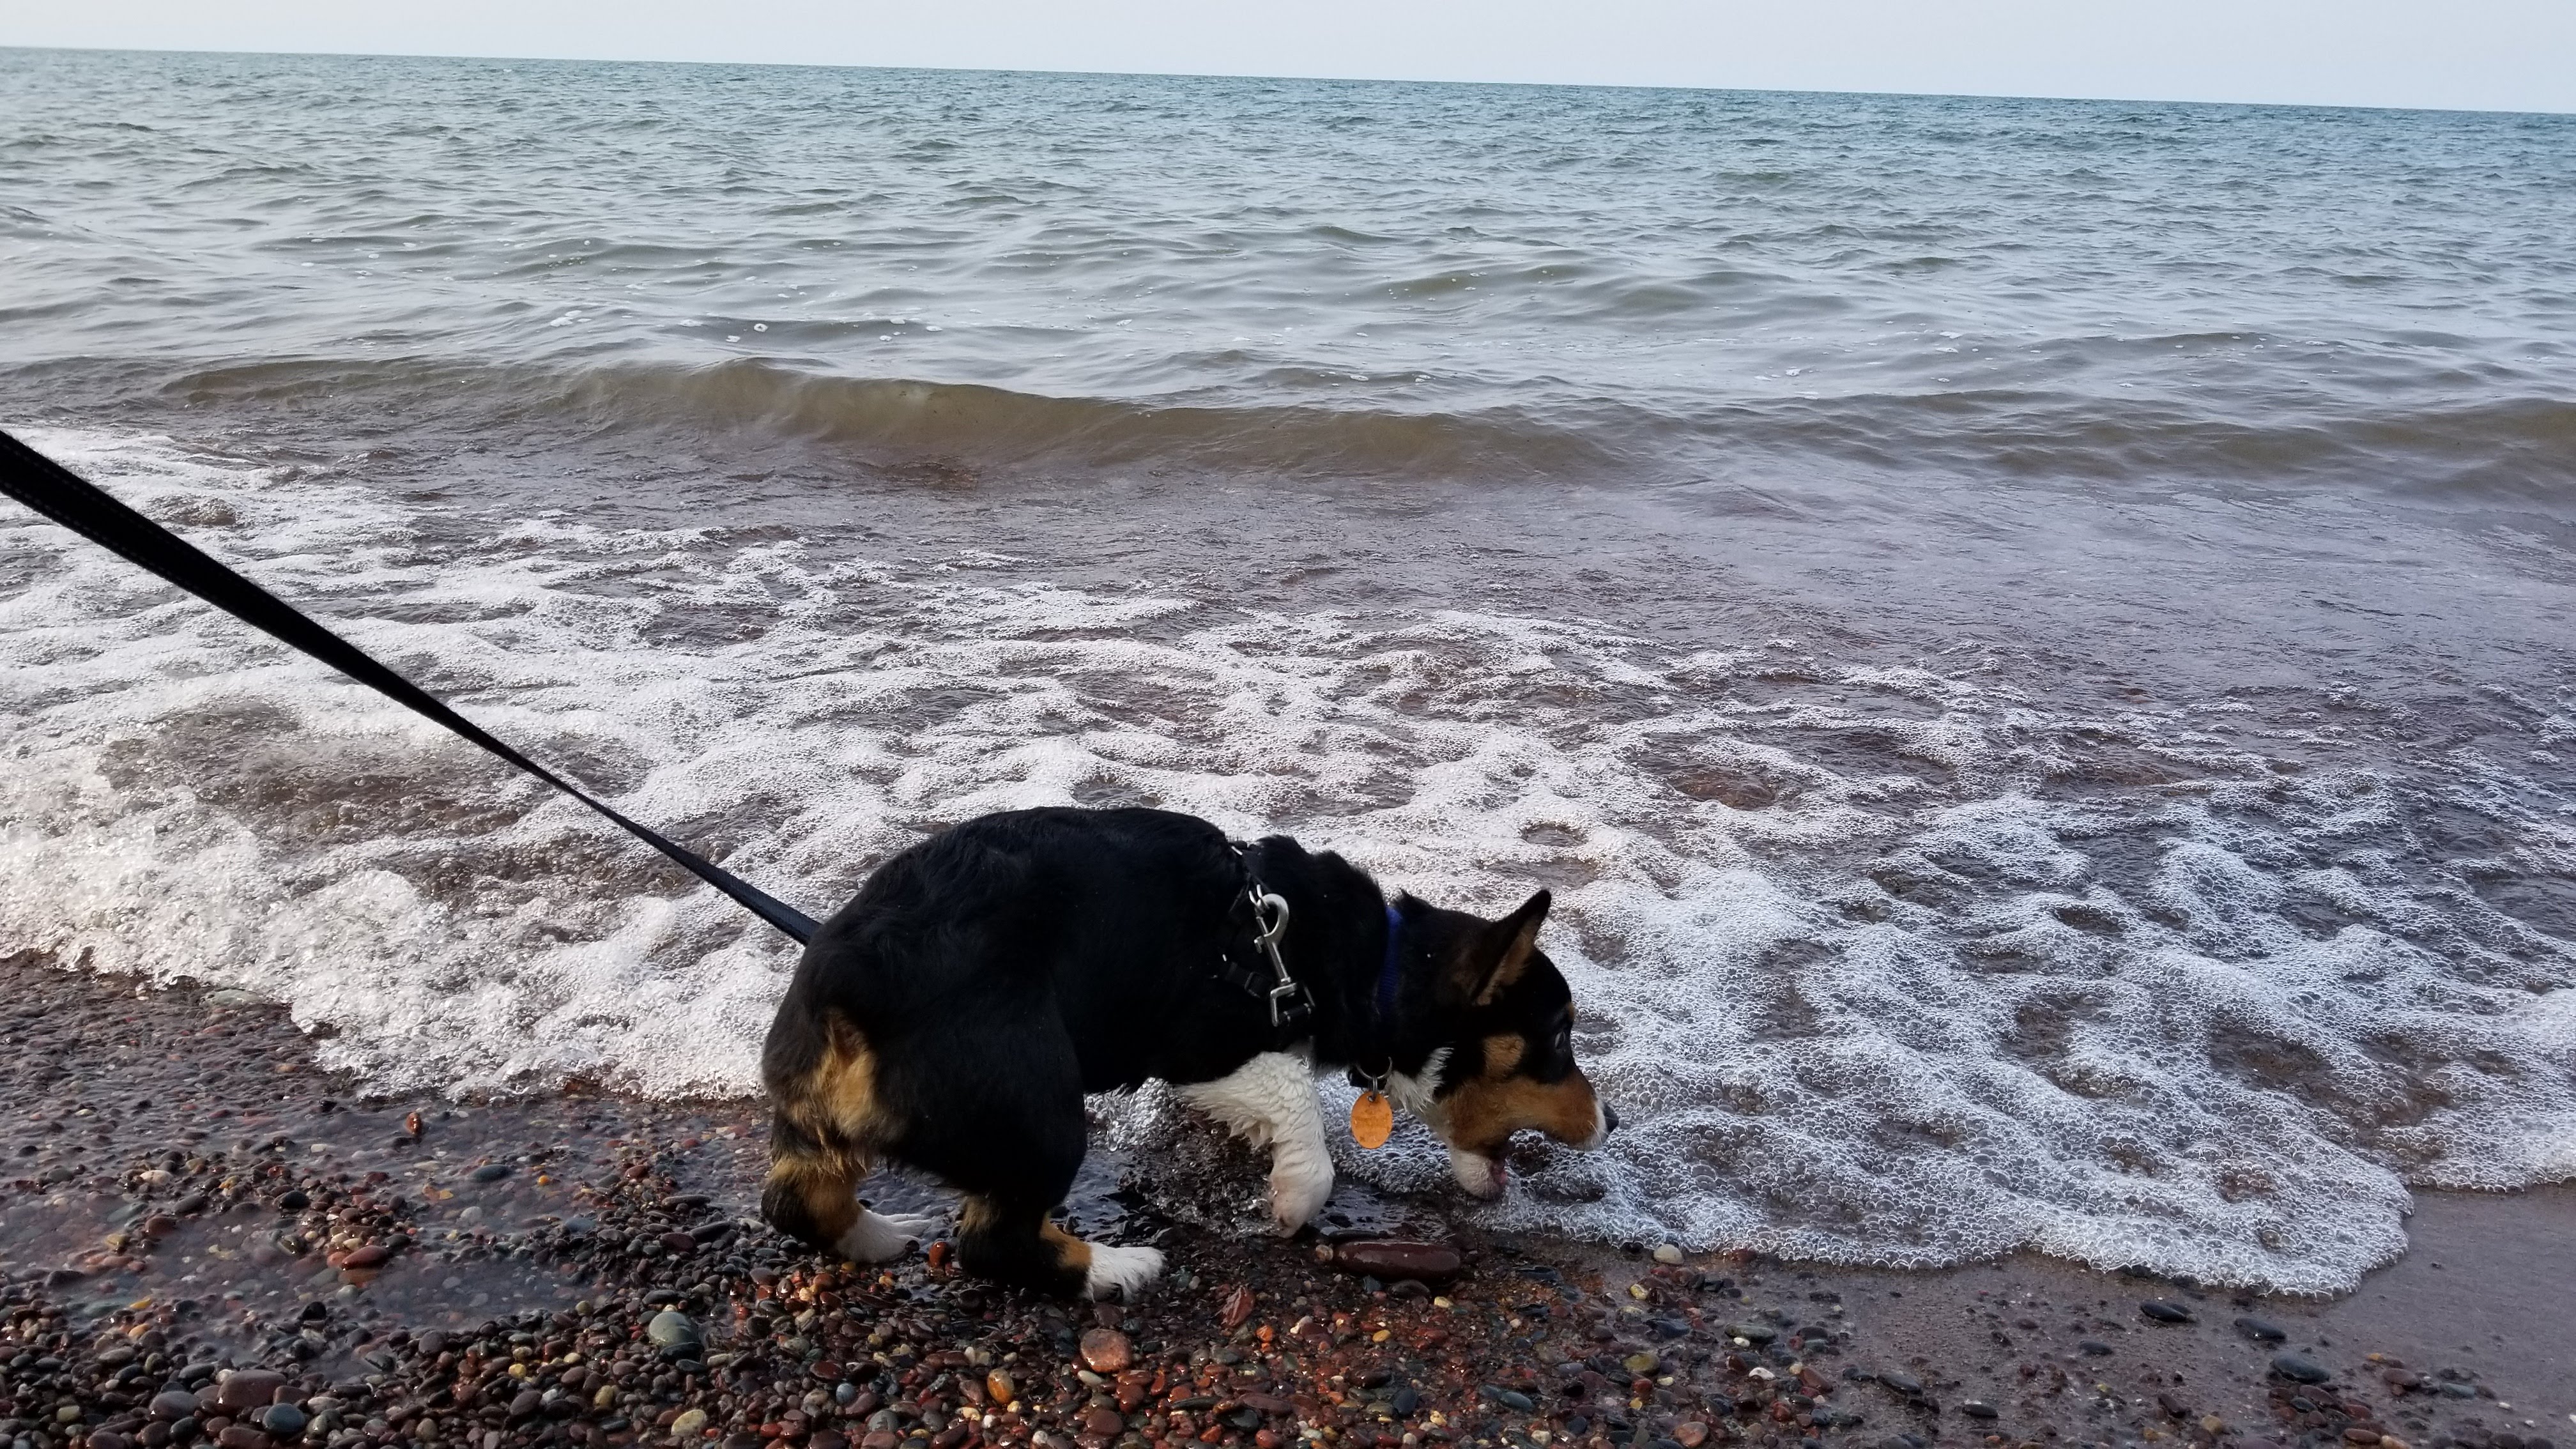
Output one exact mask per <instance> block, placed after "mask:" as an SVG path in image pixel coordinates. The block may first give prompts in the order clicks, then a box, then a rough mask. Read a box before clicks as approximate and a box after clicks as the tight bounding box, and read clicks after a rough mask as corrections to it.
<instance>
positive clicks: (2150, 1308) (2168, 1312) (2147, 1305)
mask: <svg viewBox="0 0 2576 1449" xmlns="http://www.w3.org/2000/svg"><path fill="white" fill-rule="evenodd" d="M2138 1311H2139V1312H2140V1313H2143V1314H2145V1315H2146V1316H2147V1317H2149V1318H2152V1319H2154V1320H2155V1321H2156V1322H2158V1323H2189V1322H2191V1321H2192V1317H2191V1310H2190V1309H2188V1308H2185V1307H2183V1306H2182V1305H2181V1304H2179V1303H2176V1302H2173V1301H2172V1300H2170V1299H2165V1298H2150V1299H2148V1300H2147V1301H2146V1302H2144V1303H2141V1304H2139V1305H2138Z"/></svg>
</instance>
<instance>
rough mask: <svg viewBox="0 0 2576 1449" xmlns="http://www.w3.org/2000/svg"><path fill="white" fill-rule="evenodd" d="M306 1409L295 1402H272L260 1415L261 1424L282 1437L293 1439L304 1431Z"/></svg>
mask: <svg viewBox="0 0 2576 1449" xmlns="http://www.w3.org/2000/svg"><path fill="white" fill-rule="evenodd" d="M306 1422H307V1420H306V1419H305V1417H304V1411H303V1410H302V1409H299V1408H297V1407H295V1406H294V1405H293V1404H271V1405H269V1406H268V1411H267V1412H266V1413H263V1414H261V1415H260V1416H259V1426H260V1427H261V1428H263V1429H266V1430H267V1431H268V1432H269V1433H271V1434H274V1435H276V1436H277V1437H278V1438H280V1439H292V1438H295V1437H296V1436H297V1435H299V1434H302V1433H303V1432H304V1425H305V1424H306Z"/></svg>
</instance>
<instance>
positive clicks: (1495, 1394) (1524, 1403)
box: [1485, 1384, 1538, 1414]
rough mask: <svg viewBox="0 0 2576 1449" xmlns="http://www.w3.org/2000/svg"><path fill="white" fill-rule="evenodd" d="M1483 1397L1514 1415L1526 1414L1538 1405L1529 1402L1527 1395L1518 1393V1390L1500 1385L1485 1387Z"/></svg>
mask: <svg viewBox="0 0 2576 1449" xmlns="http://www.w3.org/2000/svg"><path fill="white" fill-rule="evenodd" d="M1485 1397H1486V1398H1489V1399H1491V1400H1493V1401H1494V1402H1495V1403H1497V1404H1500V1405H1502V1406H1503V1407H1504V1408H1506V1409H1509V1410H1511V1411H1512V1412H1514V1413H1516V1414H1526V1413H1529V1412H1531V1411H1533V1410H1535V1409H1536V1408H1537V1407H1538V1405H1536V1404H1534V1403H1532V1402H1530V1396H1529V1395H1527V1394H1524V1393H1522V1392H1520V1391H1519V1390H1518V1389H1507V1388H1504V1387H1503V1386H1501V1385H1500V1384H1487V1385H1485Z"/></svg>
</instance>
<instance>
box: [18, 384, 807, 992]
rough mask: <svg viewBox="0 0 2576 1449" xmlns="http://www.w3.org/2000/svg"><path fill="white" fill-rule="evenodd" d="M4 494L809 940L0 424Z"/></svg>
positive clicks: (738, 882) (781, 909)
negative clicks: (574, 804)
mask: <svg viewBox="0 0 2576 1449" xmlns="http://www.w3.org/2000/svg"><path fill="white" fill-rule="evenodd" d="M0 493H6V494H8V495H9V496H10V497H12V498H15V499H17V500H18V501H19V502H21V503H24V504H26V505H27V506H28V507H29V508H32V509H34V510H36V511H37V512H38V513H41V514H43V515H44V516H45V517H47V518H50V519H52V520H53V521H54V522H56V523H59V524H61V525H62V526H63V527H65V528H68V529H70V530H71V531H72V532H74V533H77V534H79V535H80V536H81V537H83V538H86V539H88V540H89V541H90V542H92V543H94V544H97V545H98V546H99V547H101V548H103V549H106V550H107V551H108V552H110V553H112V554H115V555H116V556H117V557H119V558H121V559H124V560H125V561H126V562H128V563H130V564H133V565H135V566H136V567H137V568H141V569H144V570H146V571H148V572H151V573H154V574H157V575H159V576H160V577H161V578H162V579H164V580H166V581H168V582H169V583H172V584H175V585H177V586H178V587H180V588H182V589H185V590H187V591H188V592H189V593H192V594H194V595H196V596H197V597H198V598H200V599H203V600H205V601H206V602H207V603H209V604H212V605H214V606H215V607H216V608H218V609H221V610H223V611H224V612H225V613H227V614H230V615H232V616H233V617H234V618H236V619H239V620H241V621H242V622H243V623H245V624H248V625H250V626H251V627H252V628H254V629H258V630H260V631H262V632H264V633H266V634H268V635H270V636H271V637H273V638H275V639H277V640H279V641H280V642H282V643H285V644H290V645H293V646H294V647H295V648H297V649H301V650H303V651H304V652H305V653H307V654H310V655H312V656H313V657H314V658H316V659H319V660H321V661H322V662H323V663H325V664H328V665H330V666H331V667H332V668H334V669H337V670H339V671H340V672H341V673H342V674H345V675H347V676H349V677H350V678H351V679H354V680H356V681H358V682H359V683H360V684H364V685H367V686H369V687H371V688H373V689H375V690H376V691H377V692H378V693H380V694H383V695H385V696H386V697H387V698H390V699H392V700H394V701H395V702H396V703H399V704H403V705H407V706H409V707H410V708H412V709H413V710H415V711H417V712H419V713H420V714H423V715H426V716H427V717H429V718H430V719H433V720H436V721H437V722H438V723H440V724H443V725H445V726H447V727H448V728H449V729H451V730H454V731H455V732H456V733H457V734H459V735H462V736H464V737H465V738H466V739H468V740H471V741H472V742H474V743H475V744H478V745H481V746H482V747H483V748H484V749H486V750H489V751H491V752H492V753H493V754H495V755H498V756H499V757H501V758H502V759H504V760H507V761H509V762H510V763H511V764H513V765H516V766H518V767H519V768H520V769H522V770H525V771H527V772H528V773H529V774H531V775H534V776H536V777H537V778H538V779H540V780H543V781H545V782H546V783H547V784H549V785H552V786H554V787H555V788H556V789H558V790H561V791H562V792H564V793H565V794H567V795H570V796H571V797H572V798H574V799H576V800H578V801H580V802H581V803H583V804H584V805H587V806H589V807H590V808H591V809H593V810H596V811H598V812H599V813H600V814H602V815H604V816H606V817H608V819H609V820H610V821H611V822H613V823H614V824H616V825H617V827H618V828H620V829H622V830H624V831H626V832H627V833H628V834H630V835H632V836H634V837H635V838H636V839H638V840H641V841H643V842H644V843H645V844H646V845H649V846H651V847H653V848H654V849H655V850H658V851H660V852H662V854H664V855H666V856H668V857H670V858H671V860H672V861H674V862H676V863H677V864H678V865H679V866H680V868H681V869H683V870H686V871H687V872H689V873H690V874H691V875H694V876H696V877H697V878H698V879H700V880H702V881H705V882H706V883H707V884H709V885H711V886H714V887H715V888H716V889H717V890H720V891H722V892H724V893H725V894H726V895H729V896H731V897H733V898H734V900H735V901H737V902H739V903H740V904H741V905H742V907H743V908H744V909H745V910H748V911H750V912H751V913H752V914H753V915H755V916H758V917H760V918H761V919H762V920H764V921H767V922H768V923H769V924H771V925H773V926H775V927H777V928H778V929H779V930H780V931H781V932H783V933H785V934H786V936H787V937H788V939H790V940H792V941H794V942H796V943H797V944H798V945H800V946H801V945H803V944H805V943H806V942H808V941H810V940H812V939H813V938H814V919H813V917H811V916H808V915H806V914H804V913H803V912H801V911H798V910H796V909H795V908H794V907H792V906H789V905H786V904H785V903H783V902H781V901H779V900H777V899H776V898H774V897H772V896H770V895H769V894H768V893H767V892H765V891H762V890H760V889H758V888H756V887H754V886H752V885H750V884H748V883H747V882H745V881H743V880H742V879H741V878H740V877H738V876H736V875H734V873H733V872H731V871H729V870H726V869H725V868H724V867H722V866H720V865H717V864H715V863H714V862H712V861H709V860H708V859H707V858H706V857H704V856H702V855H699V854H698V853H697V852H695V851H693V850H689V849H687V848H685V847H683V846H679V845H675V844H673V843H672V842H671V841H669V840H667V839H664V838H663V836H662V835H661V833H660V832H658V831H655V830H653V829H651V828H650V827H648V826H643V825H638V824H636V823H635V822H634V821H632V820H629V819H627V818H626V817H625V816H623V815H620V814H618V813H617V812H616V811H615V810H612V809H610V808H609V807H608V806H606V805H603V804H601V803H600V802H599V801H597V800H595V799H592V798H591V797H590V796H589V795H588V794H586V793H584V792H583V791H582V790H581V789H580V787H578V786H576V785H574V784H573V783H572V782H570V781H568V780H566V779H564V778H563V777H562V776H561V775H558V774H556V773H555V772H554V771H552V770H549V769H547V768H546V767H545V766H543V765H540V764H538V763H537V762H536V761H534V760H531V759H529V758H528V757H527V756H525V755H523V754H520V753H519V752H518V751H517V750H514V749H512V748H510V747H509V746H508V745H506V744H503V743H502V742H501V741H499V740H498V739H495V738H493V737H492V736H491V735H489V734H487V733H485V732H484V731H483V729H482V727H481V726H479V725H477V724H475V723H474V722H473V721H472V720H469V719H467V718H466V717H465V716H463V715H461V714H458V713H457V712H456V711H455V710H452V709H450V708H448V707H447V706H446V705H445V704H443V703H441V702H440V701H439V700H438V699H437V698H436V697H435V696H433V695H431V694H430V693H429V692H428V691H427V690H424V689H422V688H421V687H420V686H419V685H416V684H414V683H412V682H411V681H410V680H408V679H405V678H403V677H402V676H401V675H399V674H396V673H395V672H394V671H393V670H391V669H388V668H386V667H385V666H384V665H383V664H381V663H379V662H377V661H376V659H375V658H374V657H373V656H371V655H369V654H367V653H365V652H364V651H362V650H360V649H359V648H358V646H356V645H354V644H352V643H350V642H349V641H348V640H346V639H343V638H341V637H340V636H339V635H337V634H334V633H332V632H331V631H330V630H328V629H325V628H323V627H322V626H321V625H320V624H317V623H315V622H314V621H313V620H312V619H310V618H307V617H306V616H305V615H303V614H301V613H299V612H297V611H296V610H295V609H294V608H293V607H292V606H290V605H288V604H286V603H285V602H284V601H282V600H280V599H279V598H277V596H275V595H274V594H271V593H269V592H268V591H267V590H265V589H263V588H261V587H260V586H259V585H257V584H254V583H252V582H251V581H250V580H248V579H246V578H243V577H242V576H241V575H240V574H238V573H235V572H233V571H232V570H231V569H230V568H227V567H225V566H224V565H223V564H221V563H218V562H216V561H215V559H214V558H213V557H212V556H211V555H209V554H207V553H206V552H205V551H203V550H202V549H199V548H198V547H197V546H196V545H194V544H192V543H189V542H188V541H187V540H185V539H183V538H181V537H179V536H178V535H177V534H175V533H172V532H171V531H170V530H168V529H166V528H163V527H162V526H161V525H160V524H157V523H154V522H153V521H152V520H151V519H149V518H146V517H144V516H143V515H142V514H140V513H137V512H135V511H134V510H133V509H131V508H128V507H127V506H125V505H124V504H122V503H119V502H118V501H116V499H115V498H113V497H111V496H109V494H108V493H107V492H106V491H105V490H104V489H101V488H99V487H98V486H97V485H95V484H93V483H90V482H89V481H88V480H86V479H84V478H82V477H80V476H79V475H78V474H76V473H74V472H72V471H71V470H70V469H69V468H66V467H64V466H63V465H61V464H60V463H57V462H55V461H54V460H53V459H51V458H48V457H46V456H45V455H44V454H42V453H39V452H37V451H36V450H35V449H33V448H30V447H28V446H27V445H26V444H25V443H22V442H20V441H18V439H17V438H15V437H13V436H11V435H10V434H9V433H7V432H5V431H0Z"/></svg>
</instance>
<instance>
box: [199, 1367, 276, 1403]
mask: <svg viewBox="0 0 2576 1449" xmlns="http://www.w3.org/2000/svg"><path fill="white" fill-rule="evenodd" d="M284 1387H286V1375H284V1374H281V1373H272V1372H270V1371H269V1370H267V1369H242V1370H240V1371H238V1372H236V1373H234V1374H233V1376H232V1377H230V1378H228V1379H225V1380H224V1381H223V1382H222V1383H220V1384H218V1385H216V1386H215V1402H214V1407H216V1408H219V1409H224V1410H228V1411H230V1412H233V1413H240V1412H241V1411H243V1410H245V1409H258V1408H264V1407H266V1406H267V1405H269V1404H272V1403H274V1402H276V1400H277V1391H278V1390H279V1389H282V1388H284Z"/></svg>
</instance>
